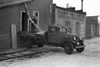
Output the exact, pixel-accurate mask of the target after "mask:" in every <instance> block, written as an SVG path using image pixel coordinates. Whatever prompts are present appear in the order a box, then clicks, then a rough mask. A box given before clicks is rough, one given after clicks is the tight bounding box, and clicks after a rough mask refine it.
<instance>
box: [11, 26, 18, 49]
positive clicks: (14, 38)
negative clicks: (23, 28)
mask: <svg viewBox="0 0 100 67" xmlns="http://www.w3.org/2000/svg"><path fill="white" fill-rule="evenodd" d="M11 38H12V48H13V49H16V48H17V33H16V25H15V24H11Z"/></svg>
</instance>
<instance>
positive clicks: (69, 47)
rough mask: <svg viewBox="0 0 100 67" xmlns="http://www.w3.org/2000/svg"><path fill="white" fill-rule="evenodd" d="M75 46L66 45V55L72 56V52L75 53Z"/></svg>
mask: <svg viewBox="0 0 100 67" xmlns="http://www.w3.org/2000/svg"><path fill="white" fill-rule="evenodd" d="M73 49H74V48H73V44H72V43H70V42H69V43H66V44H65V45H64V51H65V53H66V54H72V52H73Z"/></svg>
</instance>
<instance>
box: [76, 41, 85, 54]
mask: <svg viewBox="0 0 100 67" xmlns="http://www.w3.org/2000/svg"><path fill="white" fill-rule="evenodd" d="M80 44H81V45H82V46H83V45H84V43H80ZM76 51H77V52H79V53H80V52H83V51H84V47H82V48H76Z"/></svg>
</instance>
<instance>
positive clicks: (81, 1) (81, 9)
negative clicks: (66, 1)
mask: <svg viewBox="0 0 100 67" xmlns="http://www.w3.org/2000/svg"><path fill="white" fill-rule="evenodd" d="M81 10H82V11H83V0H81Z"/></svg>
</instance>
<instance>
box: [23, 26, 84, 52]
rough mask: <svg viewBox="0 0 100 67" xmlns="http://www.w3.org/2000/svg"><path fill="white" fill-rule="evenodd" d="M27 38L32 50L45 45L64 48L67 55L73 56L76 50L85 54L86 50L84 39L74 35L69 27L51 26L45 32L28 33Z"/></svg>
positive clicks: (27, 44) (27, 43)
mask: <svg viewBox="0 0 100 67" xmlns="http://www.w3.org/2000/svg"><path fill="white" fill-rule="evenodd" d="M25 36H26V37H25V38H27V39H26V41H25V42H26V47H27V48H32V46H33V45H37V46H38V47H43V45H44V44H45V45H50V46H55V47H62V48H64V51H65V53H66V54H72V53H73V51H74V49H76V51H77V52H83V51H84V49H85V45H84V41H83V39H82V38H81V37H78V36H76V35H72V34H71V29H70V28H67V27H61V26H56V25H50V26H48V30H47V31H45V32H37V33H28V35H25ZM25 38H24V39H25Z"/></svg>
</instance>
